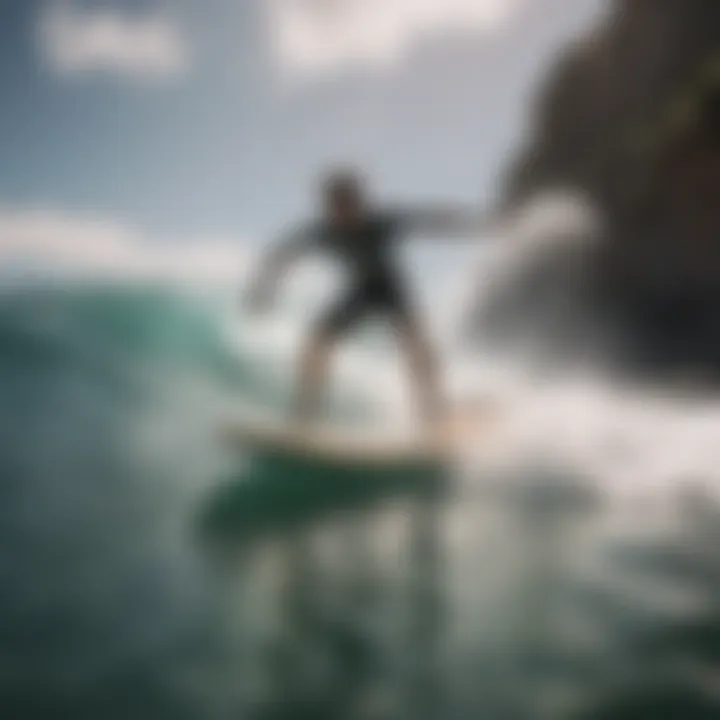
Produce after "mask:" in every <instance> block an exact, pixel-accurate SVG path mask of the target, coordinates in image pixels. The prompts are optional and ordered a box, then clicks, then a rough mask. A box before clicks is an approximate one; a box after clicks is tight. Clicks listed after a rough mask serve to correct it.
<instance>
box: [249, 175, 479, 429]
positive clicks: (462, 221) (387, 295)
mask: <svg viewBox="0 0 720 720" xmlns="http://www.w3.org/2000/svg"><path fill="white" fill-rule="evenodd" d="M320 195H321V215H320V218H319V219H317V220H314V221H311V222H309V223H307V224H304V225H301V226H299V227H297V228H295V229H294V230H293V231H291V232H290V233H289V234H288V235H287V236H286V237H284V238H282V239H281V241H280V242H279V243H278V244H277V246H275V247H274V248H273V249H272V250H271V251H270V253H269V254H268V256H267V257H266V258H265V259H264V262H263V263H262V264H261V268H260V272H259V273H258V275H257V277H256V278H255V279H254V282H253V283H251V286H250V291H249V294H248V302H249V306H250V308H251V309H252V310H254V311H260V310H263V309H265V308H266V307H267V306H268V305H269V303H270V301H271V300H272V297H273V294H274V291H275V288H276V286H277V284H278V281H279V280H280V279H281V278H282V277H283V275H284V274H285V272H286V271H287V270H288V268H289V267H290V266H291V265H292V264H293V263H294V262H295V261H297V260H298V259H299V258H301V257H302V256H304V255H305V254H306V253H307V252H310V251H313V250H318V251H320V252H323V253H327V254H329V255H331V256H334V257H336V258H338V259H339V260H340V261H341V262H342V264H343V265H344V267H345V268H346V269H347V271H348V274H349V277H350V283H349V290H348V291H346V293H345V294H344V295H343V296H342V297H340V298H339V299H338V300H337V301H336V302H335V303H333V304H332V306H331V307H330V308H329V310H327V311H326V312H325V313H324V314H323V315H322V316H321V317H320V318H319V320H318V321H317V322H316V324H315V326H314V329H313V330H312V332H311V336H310V340H309V342H308V344H307V346H306V348H305V350H304V351H303V353H302V357H301V359H300V368H299V378H298V383H297V395H296V399H295V406H294V415H295V418H296V419H302V420H307V419H314V418H315V416H316V414H317V410H318V408H317V404H318V400H319V398H320V396H321V394H322V390H323V387H324V384H325V381H326V378H327V376H328V369H329V361H330V358H331V355H332V352H333V350H334V349H335V347H336V346H337V344H338V342H339V341H340V340H342V339H343V338H344V337H345V336H346V335H347V333H348V332H349V331H351V330H353V329H354V328H355V327H356V326H357V324H358V323H359V322H360V321H362V320H364V319H365V318H366V317H368V316H371V315H376V316H380V317H383V318H385V319H387V320H388V321H389V322H390V323H391V325H392V327H393V329H394V330H395V332H396V333H397V337H398V339H399V341H400V345H401V348H402V350H403V352H404V354H405V355H406V357H407V359H408V361H409V367H410V371H411V374H412V377H413V379H414V384H415V388H416V392H417V396H418V399H419V411H420V415H421V419H422V420H423V422H425V423H428V424H432V423H434V422H435V421H436V420H437V419H438V418H439V415H440V414H441V411H442V405H443V403H442V393H441V389H440V384H441V383H440V374H439V371H438V361H437V358H436V355H435V353H434V351H433V348H432V345H431V343H430V341H429V338H428V335H427V334H426V332H425V330H424V328H423V325H422V323H421V321H420V319H419V317H418V313H417V311H416V309H415V308H414V306H413V303H412V302H411V300H410V297H409V294H408V291H407V288H406V285H405V283H404V281H403V277H402V274H401V273H400V271H399V268H398V264H397V261H396V259H395V257H394V248H395V246H396V244H397V241H398V240H399V239H401V238H402V237H404V236H406V235H409V234H419V233H421V234H426V235H428V234H429V235H444V236H447V235H448V234H451V233H452V234H457V233H458V232H461V233H463V234H468V233H472V232H473V231H477V230H478V229H479V225H480V224H479V221H478V218H477V216H475V215H474V214H470V213H465V212H462V211H458V210H455V209H446V208H424V209H423V208H421V209H417V210H410V211H408V210H392V209H380V208H375V207H373V206H372V205H371V204H370V202H369V200H368V195H367V192H366V188H365V184H364V182H363V179H362V178H361V177H360V176H359V175H358V174H357V173H355V172H354V171H352V170H345V169H343V170H335V171H332V172H330V173H328V174H327V175H326V177H325V178H324V179H323V180H322V183H321V188H320Z"/></svg>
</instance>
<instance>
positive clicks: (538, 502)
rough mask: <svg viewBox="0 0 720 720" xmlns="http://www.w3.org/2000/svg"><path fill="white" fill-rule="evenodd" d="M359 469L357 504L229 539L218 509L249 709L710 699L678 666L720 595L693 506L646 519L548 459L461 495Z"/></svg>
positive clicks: (238, 673) (361, 713) (497, 711)
mask: <svg viewBox="0 0 720 720" xmlns="http://www.w3.org/2000/svg"><path fill="white" fill-rule="evenodd" d="M304 472H310V470H309V469H308V468H307V467H304V468H297V476H296V477H302V475H303V473H304ZM374 480H375V478H371V477H369V478H367V481H368V485H370V486H372V485H373V484H375V490H374V491H370V492H367V488H365V491H366V493H365V494H362V493H357V492H355V493H352V494H353V498H354V500H355V501H356V502H354V503H351V504H347V503H343V501H342V499H340V500H338V498H342V497H343V496H345V495H346V493H348V488H347V487H345V488H342V489H341V490H338V489H337V488H335V489H330V488H328V490H327V492H328V493H329V494H330V495H333V494H334V495H335V498H336V501H337V506H336V507H335V508H332V507H330V508H328V507H327V506H324V507H321V508H320V509H319V511H318V512H312V510H309V508H306V510H307V511H308V512H306V513H304V514H303V516H302V518H298V520H297V522H295V523H293V524H292V526H290V527H288V528H287V529H282V528H280V529H278V528H277V527H272V530H268V527H267V526H266V527H263V528H262V529H259V530H258V532H257V534H256V535H255V536H250V535H248V534H247V532H245V531H244V530H243V529H241V528H239V533H238V535H237V537H236V538H235V540H233V538H232V534H230V533H228V532H227V530H228V508H227V506H226V505H224V502H223V503H222V504H223V507H222V512H220V513H219V516H221V517H222V518H223V522H222V524H220V525H219V526H218V527H220V528H222V533H221V534H220V537H221V540H220V543H219V547H216V548H215V549H216V551H219V552H221V553H223V554H225V555H226V557H228V558H231V561H230V562H228V563H226V564H225V565H224V566H223V572H224V573H225V577H226V579H227V580H229V579H231V578H235V580H236V582H235V592H234V593H232V595H231V597H233V598H234V600H233V601H232V602H231V603H230V606H229V608H228V616H227V617H226V620H225V622H232V623H233V624H234V625H235V626H236V627H239V628H240V633H239V635H238V636H237V642H238V644H239V645H240V646H243V647H244V648H245V649H246V652H244V653H243V655H242V659H238V661H237V664H236V665H235V666H234V667H235V670H234V672H233V673H231V676H232V677H235V678H244V679H246V680H247V682H245V683H243V692H242V693H241V694H240V695H239V696H238V702H239V703H240V705H242V706H243V707H244V708H247V711H248V712H250V713H251V716H252V717H259V718H264V717H300V716H302V717H318V718H319V717H331V718H336V717H342V718H345V717H358V718H405V717H407V718H415V717H438V718H439V717H443V718H444V717H458V718H465V717H489V718H505V717H508V718H538V719H539V718H581V717H615V715H608V714H607V713H608V712H612V713H615V712H618V713H619V712H620V710H605V709H603V708H604V706H605V704H606V703H612V702H618V703H619V702H621V699H622V698H623V696H624V695H625V694H626V693H627V694H632V693H633V692H637V693H640V694H641V695H642V693H643V692H644V693H645V694H646V695H647V697H643V698H642V699H640V700H637V701H636V700H629V701H628V702H630V703H631V704H632V703H635V704H636V705H637V707H638V710H637V712H638V713H639V714H636V715H623V717H625V716H628V717H630V716H632V717H650V715H647V713H648V712H656V711H657V708H658V705H657V704H656V703H655V702H654V701H653V698H654V697H655V695H657V690H656V686H657V688H659V687H661V686H662V687H663V688H665V690H664V692H665V693H667V692H669V690H668V688H672V687H673V686H674V685H677V686H678V692H686V693H687V692H691V688H694V696H696V698H697V701H698V702H700V703H701V706H700V709H699V710H698V712H699V713H701V714H700V715H687V717H704V715H703V714H702V713H703V712H705V711H704V709H703V706H702V703H707V704H708V707H714V706H713V700H712V697H707V698H705V697H704V696H705V694H706V693H705V692H704V684H705V685H707V684H708V683H709V679H710V678H711V677H712V675H711V674H710V673H711V672H712V670H711V668H712V663H709V664H707V662H703V661H698V662H697V663H694V664H693V663H690V664H687V663H686V664H683V663H684V660H685V659H686V658H684V656H683V653H685V652H687V653H690V655H692V653H693V650H694V648H693V647H692V640H691V638H692V632H693V631H691V630H690V626H691V625H692V624H694V623H696V622H702V620H701V619H702V618H711V617H712V613H713V608H714V602H715V599H716V598H717V593H716V591H715V590H714V587H713V582H712V580H713V571H712V570H711V568H710V566H711V565H713V564H715V567H716V569H720V564H717V563H716V560H715V558H713V557H712V553H713V551H712V544H710V543H711V535H712V533H714V534H717V532H718V528H720V515H717V516H716V515H715V514H714V512H713V511H712V510H711V509H710V507H709V506H708V504H707V503H702V504H700V506H699V507H698V505H697V503H696V504H694V505H693V504H690V509H689V508H688V504H687V503H685V505H684V511H685V513H686V514H685V515H683V511H682V508H683V505H682V504H681V503H678V504H677V507H676V509H675V511H673V512H659V513H657V514H658V518H657V522H655V523H653V518H652V517H650V516H649V513H647V512H646V513H645V517H642V516H638V515H635V514H634V513H633V512H632V511H633V509H632V508H631V509H630V510H629V511H628V510H627V509H626V508H617V507H614V506H612V505H611V504H610V503H609V502H608V499H607V498H602V496H601V494H600V493H599V491H598V490H597V489H596V488H595V487H594V485H593V484H591V483H590V482H586V481H583V480H582V479H581V478H579V477H578V476H577V475H572V474H570V475H568V474H567V473H562V472H559V471H557V470H542V469H541V468H534V469H532V470H528V471H527V472H525V473H516V474H514V475H510V476H507V477H493V478H482V477H481V476H479V477H478V482H477V483H475V484H474V485H473V486H472V487H473V491H472V492H471V493H468V492H467V491H465V492H464V493H463V491H460V490H459V489H458V487H457V486H456V483H455V482H454V481H453V478H452V476H451V475H449V474H447V475H443V474H441V473H440V472H439V471H438V472H437V473H436V474H435V475H434V477H433V482H430V483H427V482H426V483H418V484H417V485H416V486H413V485H412V483H410V484H409V485H405V486H404V487H403V486H399V485H398V484H396V483H392V482H388V486H387V488H386V489H385V490H381V491H380V495H378V494H377V488H378V485H377V484H376V483H374ZM294 481H295V480H294V479H293V477H291V476H288V477H287V478H286V482H290V483H291V482H294ZM335 481H336V485H338V484H339V485H342V484H343V482H345V483H346V484H350V483H353V482H359V483H361V484H362V483H363V478H362V477H360V476H356V477H353V478H347V479H345V478H343V476H342V472H338V473H337V474H336V476H335ZM236 487H237V488H244V489H245V491H247V492H248V493H252V492H254V490H253V488H252V479H251V478H247V477H246V478H244V479H242V480H240V481H239V484H238V485H237V486H236ZM438 490H442V492H438ZM361 495H362V497H361ZM236 500H239V498H236ZM248 502H252V501H251V500H250V498H249V497H248V498H246V500H245V501H243V502H239V507H240V508H243V507H244V506H245V505H246V504H247V503H248ZM331 504H332V503H331ZM639 509H640V510H646V508H644V507H641V508H639ZM688 509H689V512H690V516H689V517H688V515H687V512H688ZM216 510H217V509H216ZM621 510H624V511H625V512H630V517H625V518H621V517H620V515H621V512H620V511H621ZM698 512H702V514H703V515H705V523H706V527H705V529H704V530H701V529H700V526H699V523H698V515H697V513H698ZM240 514H241V515H242V511H241V513H240ZM267 520H268V521H269V522H270V521H271V518H267ZM713 527H714V528H715V530H711V528H713ZM688 528H693V532H692V535H693V537H692V538H691V537H689V536H688V534H687V533H688ZM702 548H705V549H704V551H703V550H702ZM703 552H704V558H703ZM238 558H239V559H238ZM691 577H694V579H695V581H696V582H690V579H691ZM680 578H684V580H682V582H681V581H680ZM260 627H262V630H259V628H260ZM685 627H687V630H688V631H687V632H685V631H684V628H685ZM694 632H696V633H697V630H695V631H694ZM673 635H674V636H675V638H676V640H670V641H669V640H668V639H667V638H668V637H670V638H672V637H673ZM683 643H685V644H686V645H687V644H688V643H689V644H690V646H689V647H687V648H686V649H681V648H682V647H683ZM250 647H252V650H248V648H250ZM704 673H708V675H707V676H706V679H705V681H704V684H703V680H702V678H703V677H704ZM686 683H689V685H687V687H686ZM698 684H699V685H698ZM709 687H710V686H709V685H708V688H709ZM705 689H707V688H705ZM691 694H692V692H691ZM662 701H663V702H666V701H667V698H664V699H663V700H662ZM643 702H645V704H646V705H647V709H646V710H643V709H642V703H643ZM658 702H659V701H658ZM683 707H685V708H686V709H687V710H688V712H689V711H690V710H689V708H690V707H691V705H688V704H687V703H684V704H683ZM643 713H645V714H643ZM617 716H619V715H617ZM654 716H655V717H657V715H654ZM683 717H685V715H683Z"/></svg>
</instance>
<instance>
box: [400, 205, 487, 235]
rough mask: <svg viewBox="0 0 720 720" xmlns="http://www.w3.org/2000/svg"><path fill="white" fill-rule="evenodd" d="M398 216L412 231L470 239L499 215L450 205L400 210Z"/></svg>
mask: <svg viewBox="0 0 720 720" xmlns="http://www.w3.org/2000/svg"><path fill="white" fill-rule="evenodd" d="M399 218H400V222H401V223H402V224H403V225H404V226H405V227H406V229H407V230H408V231H409V232H411V233H413V234H419V235H432V236H442V237H444V238H472V237H474V236H476V235H478V234H480V233H485V232H487V231H488V230H491V229H492V228H493V227H494V226H496V225H497V224H498V223H499V221H500V216H499V215H498V214H497V213H494V212H487V211H481V210H475V209H471V208H463V207H452V206H428V207H424V208H416V209H412V210H402V211H400V212H399Z"/></svg>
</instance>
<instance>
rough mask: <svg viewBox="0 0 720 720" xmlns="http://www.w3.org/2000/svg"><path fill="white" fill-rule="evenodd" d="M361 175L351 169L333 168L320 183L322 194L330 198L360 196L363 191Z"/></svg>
mask: <svg viewBox="0 0 720 720" xmlns="http://www.w3.org/2000/svg"><path fill="white" fill-rule="evenodd" d="M363 185H364V181H363V178H362V175H361V174H360V173H359V172H358V171H357V170H354V169H352V168H347V167H346V168H335V169H333V170H330V171H329V172H327V173H326V174H325V176H324V178H323V181H322V189H323V192H324V193H325V194H326V195H327V196H330V197H347V196H355V195H360V194H361V193H362V191H363Z"/></svg>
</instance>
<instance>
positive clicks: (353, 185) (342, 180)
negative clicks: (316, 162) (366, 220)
mask: <svg viewBox="0 0 720 720" xmlns="http://www.w3.org/2000/svg"><path fill="white" fill-rule="evenodd" d="M322 197H323V206H324V210H325V214H326V217H327V218H328V219H329V220H330V221H331V222H332V223H333V224H337V225H340V226H347V225H352V224H353V223H355V222H357V220H359V219H360V218H361V217H362V215H363V213H364V211H365V187H364V182H363V179H362V177H361V176H360V174H359V173H357V172H356V171H354V170H351V169H341V170H332V171H331V172H329V173H327V174H326V175H325V177H324V178H323V182H322Z"/></svg>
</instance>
